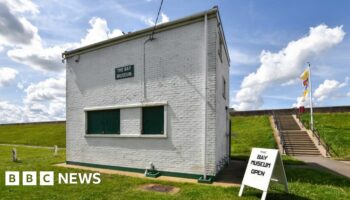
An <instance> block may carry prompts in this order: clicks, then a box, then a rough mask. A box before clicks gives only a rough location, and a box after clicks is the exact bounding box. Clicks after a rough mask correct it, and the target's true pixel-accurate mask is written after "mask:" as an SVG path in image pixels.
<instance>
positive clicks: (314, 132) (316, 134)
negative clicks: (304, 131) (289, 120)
mask: <svg viewBox="0 0 350 200" xmlns="http://www.w3.org/2000/svg"><path fill="white" fill-rule="evenodd" d="M295 115H296V117H297V119H298V120H299V122H300V123H301V125H302V126H304V127H305V128H307V127H309V126H307V125H306V124H307V122H308V121H306V120H303V118H302V116H301V114H300V112H299V111H298V110H296V111H295ZM315 125H316V124H315ZM310 130H311V129H310ZM311 132H312V137H316V139H317V144H318V145H319V146H322V147H323V148H324V149H325V150H326V156H332V155H336V153H335V151H334V150H333V148H332V147H331V146H330V145H329V144H328V143H326V142H324V141H323V140H322V139H321V137H320V133H319V131H318V129H317V128H314V129H312V130H311ZM331 152H332V153H331Z"/></svg>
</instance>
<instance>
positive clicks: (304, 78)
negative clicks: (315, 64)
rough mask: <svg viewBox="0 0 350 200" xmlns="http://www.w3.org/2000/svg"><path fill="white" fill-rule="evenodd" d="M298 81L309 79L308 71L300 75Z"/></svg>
mask: <svg viewBox="0 0 350 200" xmlns="http://www.w3.org/2000/svg"><path fill="white" fill-rule="evenodd" d="M300 79H301V80H303V81H305V80H308V79H309V70H308V69H305V71H304V72H303V73H302V74H301V75H300Z"/></svg>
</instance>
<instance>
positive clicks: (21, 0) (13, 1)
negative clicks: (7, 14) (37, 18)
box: [0, 0, 39, 14]
mask: <svg viewBox="0 0 350 200" xmlns="http://www.w3.org/2000/svg"><path fill="white" fill-rule="evenodd" d="M0 3H3V4H5V5H7V6H8V7H9V8H10V9H11V10H12V11H13V12H16V13H24V12H30V13H32V14H38V13H39V9H38V6H37V5H36V4H35V3H33V2H31V1H29V0H0Z"/></svg>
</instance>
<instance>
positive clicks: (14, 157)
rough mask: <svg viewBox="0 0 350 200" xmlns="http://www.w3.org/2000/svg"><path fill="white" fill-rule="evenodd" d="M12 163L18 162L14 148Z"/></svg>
mask: <svg viewBox="0 0 350 200" xmlns="http://www.w3.org/2000/svg"><path fill="white" fill-rule="evenodd" d="M12 161H13V162H17V161H18V160H17V150H16V148H13V149H12Z"/></svg>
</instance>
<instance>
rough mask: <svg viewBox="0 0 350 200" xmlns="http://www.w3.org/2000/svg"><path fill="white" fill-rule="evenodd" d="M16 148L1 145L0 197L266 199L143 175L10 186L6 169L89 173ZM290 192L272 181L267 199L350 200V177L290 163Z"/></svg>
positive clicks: (255, 193) (45, 153) (255, 192)
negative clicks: (160, 189) (154, 188)
mask: <svg viewBox="0 0 350 200" xmlns="http://www.w3.org/2000/svg"><path fill="white" fill-rule="evenodd" d="M11 149H12V147H10V146H8V147H7V146H0V199H2V200H7V199H8V200H16V199H19V200H24V199H208V200H212V199H237V200H245V199H256V200H258V199H260V196H261V191H258V190H256V189H252V188H246V189H245V191H244V193H243V197H241V198H239V197H238V196H237V195H238V191H239V187H229V188H223V187H218V186H208V185H200V184H191V183H174V182H165V181H159V180H157V179H154V180H150V179H142V178H133V177H127V176H120V175H106V174H102V175H101V180H102V182H101V184H99V185H81V184H78V185H63V184H61V185H60V184H58V183H57V180H55V185H54V186H26V187H24V186H19V187H17V186H11V187H10V186H4V180H5V178H4V175H5V173H4V171H9V170H13V171H30V170H32V171H45V170H46V171H55V177H56V176H57V173H68V172H84V171H82V170H77V169H66V168H61V167H55V166H53V164H54V163H59V162H64V161H65V153H64V151H63V150H61V151H59V156H56V157H55V156H53V152H52V150H50V149H43V148H40V149H39V148H28V147H17V151H18V155H19V158H20V159H21V161H22V162H21V163H14V162H12V161H11ZM286 173H287V178H288V183H289V189H290V194H285V193H284V192H283V186H282V185H279V184H276V183H272V184H271V186H270V189H269V192H268V195H267V199H281V200H282V199H300V200H303V199H317V200H322V199H350V180H349V179H346V178H343V177H340V176H335V175H332V174H330V173H327V172H324V171H318V170H313V169H301V168H293V167H288V166H287V167H286ZM147 183H158V184H163V185H171V186H176V187H179V188H180V192H179V193H177V194H175V195H169V194H162V193H157V192H143V191H139V190H138V187H139V186H140V185H143V184H147Z"/></svg>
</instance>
